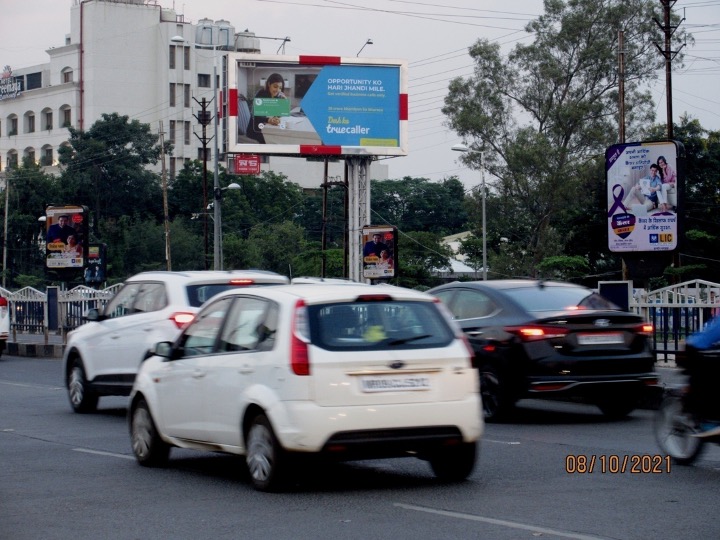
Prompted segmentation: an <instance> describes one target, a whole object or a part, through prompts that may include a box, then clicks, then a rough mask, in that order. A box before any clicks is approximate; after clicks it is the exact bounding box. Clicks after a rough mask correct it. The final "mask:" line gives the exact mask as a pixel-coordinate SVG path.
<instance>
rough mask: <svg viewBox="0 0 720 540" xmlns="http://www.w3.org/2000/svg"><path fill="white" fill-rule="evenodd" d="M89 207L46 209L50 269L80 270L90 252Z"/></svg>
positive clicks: (47, 262)
mask: <svg viewBox="0 0 720 540" xmlns="http://www.w3.org/2000/svg"><path fill="white" fill-rule="evenodd" d="M87 216H88V209H87V208H86V207H84V206H48V207H47V208H46V209H45V226H46V231H45V240H46V244H45V266H46V268H47V269H48V270H55V271H64V270H68V269H71V270H81V269H82V268H83V266H84V265H85V253H86V252H87V233H88V225H87V223H88V220H87Z"/></svg>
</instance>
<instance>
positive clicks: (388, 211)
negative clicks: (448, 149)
mask: <svg viewBox="0 0 720 540" xmlns="http://www.w3.org/2000/svg"><path fill="white" fill-rule="evenodd" d="M464 195H465V190H464V187H463V185H462V182H460V180H458V179H457V178H455V177H451V178H448V179H445V180H443V181H442V182H439V183H437V182H430V181H429V180H427V179H425V178H410V177H405V178H403V179H402V180H374V181H373V182H372V188H371V193H370V196H371V207H372V216H371V219H372V222H373V224H374V225H384V224H392V225H395V226H396V227H398V228H399V229H401V230H405V231H427V232H433V233H438V234H441V235H448V234H452V233H453V232H457V231H459V230H462V227H463V226H464V224H465V222H466V220H467V214H466V212H465V209H464V208H463V197H464Z"/></svg>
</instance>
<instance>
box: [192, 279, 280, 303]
mask: <svg viewBox="0 0 720 540" xmlns="http://www.w3.org/2000/svg"><path fill="white" fill-rule="evenodd" d="M265 285H280V284H279V283H253V284H252V285H245V284H242V285H241V284H236V283H204V284H200V285H188V286H187V287H186V290H187V296H188V301H189V303H190V305H191V306H192V307H200V306H202V305H203V304H204V303H205V302H207V301H208V300H210V299H211V298H212V297H213V296H215V295H216V294H220V293H221V292H225V291H229V290H230V289H236V288H238V287H262V286H265Z"/></svg>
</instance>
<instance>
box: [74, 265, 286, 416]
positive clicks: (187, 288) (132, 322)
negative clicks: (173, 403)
mask: <svg viewBox="0 0 720 540" xmlns="http://www.w3.org/2000/svg"><path fill="white" fill-rule="evenodd" d="M288 282H289V280H288V278H287V277H285V276H282V275H280V274H275V273H273V272H264V271H259V270H254V271H246V270H242V271H228V272H225V271H196V272H143V273H141V274H137V275H135V276H133V277H131V278H129V279H128V280H127V281H126V282H125V284H124V285H123V287H122V289H120V290H119V291H118V293H117V294H116V295H115V296H114V297H113V298H112V299H111V300H110V301H109V302H108V304H107V305H106V306H105V309H104V310H102V311H99V310H97V309H90V310H89V311H88V312H87V313H86V314H85V317H84V318H85V319H86V320H87V321H88V322H87V323H86V324H83V325H82V326H80V327H78V328H77V329H76V330H73V331H72V332H70V333H69V334H68V340H67V345H66V347H65V352H64V354H63V371H62V373H63V382H64V384H65V386H66V387H67V390H68V397H69V398H70V405H71V406H72V408H73V410H75V411H76V412H79V413H84V412H92V411H94V410H95V409H96V408H97V405H98V399H99V398H100V396H108V395H118V396H127V395H129V394H130V390H132V385H133V381H134V380H135V374H136V373H137V370H138V367H139V366H140V363H141V362H142V361H143V360H144V359H145V358H147V356H148V351H149V350H150V349H151V348H152V347H153V346H154V345H155V343H157V342H158V341H167V340H173V339H175V338H176V337H177V336H178V334H179V333H180V329H181V328H182V327H183V326H184V325H185V324H187V323H188V322H190V321H191V320H192V318H193V317H194V316H195V314H196V313H197V312H198V310H199V309H200V306H201V305H202V304H203V303H204V302H206V301H207V300H209V299H210V298H211V297H213V296H215V295H216V294H218V293H221V292H223V291H226V290H228V289H233V288H238V287H239V288H247V287H256V286H261V285H282V284H286V283H288Z"/></svg>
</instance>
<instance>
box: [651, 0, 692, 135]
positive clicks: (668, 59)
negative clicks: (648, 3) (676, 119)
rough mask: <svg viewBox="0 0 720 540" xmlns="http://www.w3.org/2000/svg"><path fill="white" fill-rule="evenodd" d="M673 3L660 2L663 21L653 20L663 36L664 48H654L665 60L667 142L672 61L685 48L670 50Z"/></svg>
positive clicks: (671, 0) (672, 0)
mask: <svg viewBox="0 0 720 540" xmlns="http://www.w3.org/2000/svg"><path fill="white" fill-rule="evenodd" d="M675 2H677V0H660V3H661V4H662V6H663V12H664V17H663V19H664V21H663V23H662V24H661V23H660V21H658V20H657V19H653V20H654V21H655V24H657V25H658V26H659V27H660V29H661V30H662V31H663V33H664V34H665V46H664V48H660V45H658V44H657V43H655V47H657V50H658V51H660V54H661V55H662V56H663V58H665V99H666V101H667V138H668V140H672V139H673V114H672V59H673V58H675V56H676V55H677V53H679V52H680V50H681V49H682V48H683V47H684V46H685V44H683V45H682V46H681V47H680V49H678V50H677V51H673V50H672V49H671V48H670V38H672V35H673V34H674V33H675V30H677V28H678V25H671V24H670V10H671V9H672V7H673V6H674V5H675ZM684 20H685V17H683V18H682V19H681V20H680V22H681V23H682V22H683V21H684Z"/></svg>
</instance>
